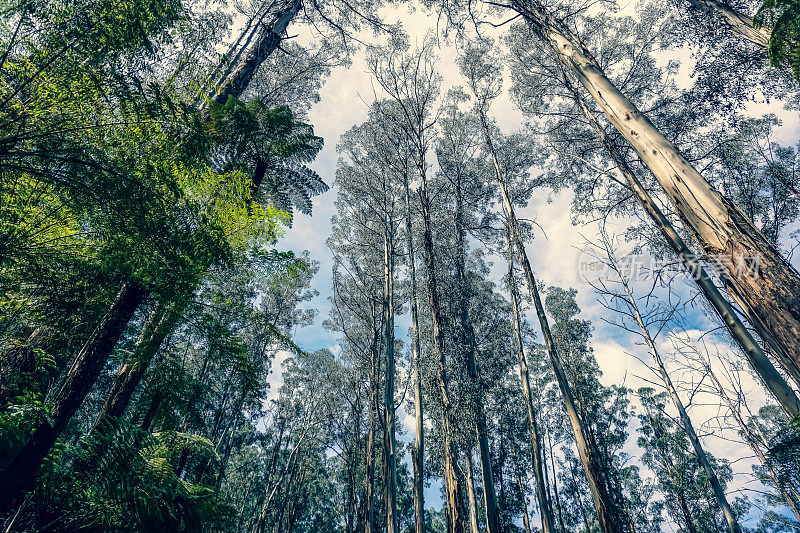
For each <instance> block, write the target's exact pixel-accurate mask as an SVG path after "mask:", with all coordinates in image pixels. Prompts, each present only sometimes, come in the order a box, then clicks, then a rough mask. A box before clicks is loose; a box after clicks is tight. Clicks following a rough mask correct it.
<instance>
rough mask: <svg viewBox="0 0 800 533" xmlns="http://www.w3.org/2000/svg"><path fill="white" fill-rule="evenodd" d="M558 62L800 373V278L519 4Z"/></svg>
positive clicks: (566, 34)
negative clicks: (627, 146)
mask: <svg viewBox="0 0 800 533" xmlns="http://www.w3.org/2000/svg"><path fill="white" fill-rule="evenodd" d="M513 8H514V9H515V10H516V11H517V12H518V13H520V14H521V15H522V16H523V17H524V18H525V19H526V20H527V21H528V23H529V24H530V26H531V27H532V28H533V29H534V31H536V32H537V34H538V35H539V36H540V38H541V39H542V40H543V41H544V42H545V43H546V44H547V45H548V46H549V48H550V49H551V50H552V52H553V53H554V54H555V55H556V58H557V59H558V60H559V61H560V62H561V63H562V64H563V65H564V66H565V67H566V68H567V70H568V71H569V72H570V73H572V74H573V75H574V76H575V77H576V78H577V79H578V80H579V81H580V82H581V84H582V85H583V86H584V87H585V88H586V90H587V91H588V92H589V93H590V94H591V95H592V97H593V98H594V99H595V101H596V102H597V105H598V107H599V108H600V109H601V111H603V113H605V115H606V117H607V118H608V120H609V121H610V122H611V124H612V125H613V126H614V127H615V128H616V129H617V130H618V131H619V132H620V134H621V135H622V136H623V137H624V138H625V139H626V140H627V141H628V142H629V143H630V145H631V146H632V147H633V148H634V149H635V150H636V152H637V153H638V154H639V157H640V158H641V160H642V162H643V163H644V164H645V165H646V166H647V167H648V168H649V169H650V170H651V171H652V172H653V175H654V176H655V177H656V179H657V180H658V182H659V183H660V185H661V187H662V188H663V189H664V191H665V192H666V193H667V195H668V196H669V197H670V199H671V200H672V203H673V205H674V206H675V208H676V210H677V211H678V213H679V214H680V216H681V219H682V221H683V222H684V224H685V225H686V227H687V228H688V229H689V230H691V232H692V233H693V235H694V236H695V238H697V240H698V242H700V244H701V245H702V247H703V250H704V251H705V253H706V254H708V255H709V256H711V257H713V258H714V259H715V261H716V262H717V263H718V264H719V265H720V267H721V269H722V270H723V274H724V277H726V278H727V279H726V283H727V284H730V286H732V287H734V288H735V290H736V292H737V293H738V294H739V295H740V296H741V298H742V302H743V303H744V305H745V307H746V308H747V309H748V311H747V312H748V313H752V314H753V315H754V316H757V317H759V318H760V320H761V321H762V322H763V324H764V326H765V327H766V329H767V331H768V332H769V333H770V335H771V336H772V337H774V339H775V341H776V342H778V343H779V344H780V345H781V346H783V347H784V350H785V352H786V354H787V355H788V358H789V359H790V360H791V361H792V363H793V366H794V367H795V368H796V369H798V370H800V276H798V274H797V271H796V270H795V269H794V268H793V267H792V266H791V265H790V264H789V262H788V261H786V259H785V258H784V257H783V256H782V255H781V253H780V251H779V250H778V249H777V247H776V246H775V245H774V244H772V243H771V242H770V241H769V240H768V239H767V238H766V237H764V235H763V234H762V233H761V232H760V231H759V230H758V228H756V227H755V225H754V224H753V223H752V221H750V220H749V219H748V218H747V217H746V216H745V215H744V213H742V212H741V211H740V210H739V209H738V208H737V207H736V206H735V205H734V204H733V203H731V201H730V200H728V199H726V198H724V197H723V196H722V195H721V194H719V192H717V191H716V190H715V189H714V188H712V187H711V185H710V184H709V183H708V182H707V181H706V180H705V179H704V178H703V177H702V176H701V175H700V173H699V172H698V171H697V170H696V169H695V168H694V167H693V166H692V165H691V163H689V162H688V161H687V160H686V158H685V157H684V156H683V155H682V154H681V153H680V151H679V150H678V148H677V147H676V146H675V145H674V144H673V143H672V142H670V141H669V140H667V139H666V138H665V137H664V136H663V135H662V134H661V132H659V131H658V129H657V128H656V127H655V126H654V125H653V123H652V122H650V120H649V119H648V118H647V117H646V116H645V115H643V114H642V113H641V112H640V111H639V110H638V109H637V108H636V106H634V105H633V103H632V102H631V101H630V100H628V99H627V98H626V97H625V96H624V95H623V94H622V93H621V92H620V91H619V89H617V87H616V86H615V85H614V84H613V83H612V82H611V80H609V79H608V78H607V77H606V75H605V73H604V72H603V70H602V69H601V68H600V66H599V65H598V63H597V62H596V61H595V59H594V58H593V57H592V55H591V53H590V52H589V51H588V50H587V49H586V48H585V47H583V45H582V43H581V41H580V40H579V39H578V38H577V36H575V35H574V34H572V32H571V31H569V30H568V29H567V28H565V27H564V26H563V25H562V24H560V23H558V22H556V21H555V20H553V19H552V18H551V17H550V16H549V15H548V14H547V13H546V12H544V11H543V10H542V9H540V8H539V7H538V5H531V6H529V5H527V3H525V2H524V1H523V0H514V5H513Z"/></svg>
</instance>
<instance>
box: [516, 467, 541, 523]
mask: <svg viewBox="0 0 800 533" xmlns="http://www.w3.org/2000/svg"><path fill="white" fill-rule="evenodd" d="M516 474H517V487H519V494H520V497H521V498H522V525H523V526H525V533H531V519H530V517H529V516H528V498H527V497H526V495H525V485H523V484H522V478H521V477H520V475H519V468H517V471H516ZM537 490H538V489H537Z"/></svg>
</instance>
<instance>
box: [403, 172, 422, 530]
mask: <svg viewBox="0 0 800 533" xmlns="http://www.w3.org/2000/svg"><path fill="white" fill-rule="evenodd" d="M404 184H405V189H406V238H407V239H408V266H409V278H411V302H410V303H409V305H410V307H411V328H412V340H411V353H412V360H413V361H412V364H413V365H414V423H415V424H414V429H415V435H414V445H413V448H412V449H411V460H412V462H413V465H414V533H425V486H424V480H423V477H424V475H425V469H424V464H423V461H424V460H425V459H424V458H425V428H424V426H423V418H422V417H423V413H422V366H421V361H420V357H421V354H420V342H419V314H418V313H419V311H418V304H417V270H416V265H415V259H414V233H413V231H412V230H413V227H412V225H411V194H410V192H409V187H408V176H406V179H405V183H404Z"/></svg>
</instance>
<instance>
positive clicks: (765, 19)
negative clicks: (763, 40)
mask: <svg viewBox="0 0 800 533" xmlns="http://www.w3.org/2000/svg"><path fill="white" fill-rule="evenodd" d="M753 21H754V22H755V24H756V26H757V27H771V28H772V33H771V34H770V38H769V47H768V50H769V59H770V62H771V63H772V66H774V67H782V66H783V65H785V64H787V63H788V64H789V65H790V66H791V68H792V72H793V73H794V77H795V79H797V80H798V81H800V1H798V0H765V1H764V3H763V4H761V7H760V8H758V12H756V16H755V17H754V19H753Z"/></svg>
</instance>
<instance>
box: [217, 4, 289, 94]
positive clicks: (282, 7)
mask: <svg viewBox="0 0 800 533" xmlns="http://www.w3.org/2000/svg"><path fill="white" fill-rule="evenodd" d="M302 4H303V2H302V0H278V5H277V7H276V8H275V9H274V10H272V12H271V13H269V14H268V15H265V19H266V22H263V21H262V22H261V29H260V30H259V33H258V38H257V40H256V42H255V44H254V45H253V47H252V48H251V49H250V51H249V52H248V53H247V55H245V57H244V59H243V60H242V61H241V62H239V64H238V65H236V67H235V68H234V69H233V70H232V72H228V71H226V73H225V74H226V75H224V76H223V79H221V80H220V82H219V86H218V87H214V88H213V89H211V90H210V91H209V92H208V94H207V97H208V98H209V100H211V101H213V102H215V103H217V104H224V103H225V102H227V101H228V97H229V96H233V97H235V98H239V97H240V96H241V95H242V93H243V92H244V91H245V89H247V86H248V85H249V84H250V81H251V80H252V79H253V76H255V73H256V71H257V70H258V67H259V66H261V63H263V62H264V61H265V60H266V59H267V58H268V57H269V56H270V55H271V54H272V53H273V52H274V51H275V50H277V49H278V46H280V44H281V41H282V40H283V34H284V33H286V27H287V26H288V25H289V23H290V22H291V21H292V20H293V19H294V17H295V16H296V15H297V13H298V12H299V11H300V8H301V6H302ZM228 70H230V69H228Z"/></svg>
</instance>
